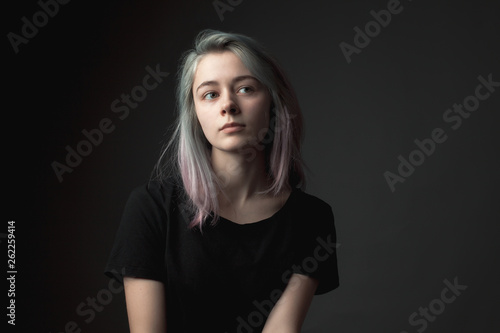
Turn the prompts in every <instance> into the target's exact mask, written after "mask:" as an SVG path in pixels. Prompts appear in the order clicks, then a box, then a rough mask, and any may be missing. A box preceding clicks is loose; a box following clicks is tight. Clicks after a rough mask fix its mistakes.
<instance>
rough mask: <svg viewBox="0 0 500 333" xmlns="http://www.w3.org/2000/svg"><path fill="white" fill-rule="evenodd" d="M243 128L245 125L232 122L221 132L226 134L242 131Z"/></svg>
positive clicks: (222, 128) (223, 127)
mask: <svg viewBox="0 0 500 333" xmlns="http://www.w3.org/2000/svg"><path fill="white" fill-rule="evenodd" d="M243 127H245V125H243V124H240V123H235V122H232V123H226V124H225V125H224V126H222V127H221V129H220V130H221V131H224V132H231V131H236V130H239V129H242V128H243Z"/></svg>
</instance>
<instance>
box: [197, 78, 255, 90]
mask: <svg viewBox="0 0 500 333" xmlns="http://www.w3.org/2000/svg"><path fill="white" fill-rule="evenodd" d="M246 79H253V80H255V81H257V82H259V80H257V79H256V78H255V77H253V76H252V75H240V76H237V77H235V78H234V79H233V80H232V83H236V82H240V81H243V80H246ZM218 84H219V82H217V81H204V82H202V83H201V84H200V85H199V86H198V88H196V92H198V90H199V89H200V88H202V87H205V86H212V85H218Z"/></svg>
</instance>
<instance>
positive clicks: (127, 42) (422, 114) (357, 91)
mask: <svg viewBox="0 0 500 333" xmlns="http://www.w3.org/2000/svg"><path fill="white" fill-rule="evenodd" d="M224 2H226V1H224ZM233 2H236V3H237V2H238V1H233ZM401 5H402V7H403V10H402V11H401V13H399V14H397V15H393V17H392V20H391V22H390V24H389V25H388V26H387V27H385V28H382V29H381V31H380V33H379V34H378V35H377V36H376V37H373V39H372V40H371V42H370V44H369V45H368V46H367V47H366V48H364V49H362V51H361V53H360V54H354V55H353V56H352V62H351V63H350V64H348V63H347V61H346V59H345V58H344V56H343V54H342V52H341V50H340V48H339V44H340V43H341V42H347V43H350V44H353V38H354V30H353V28H354V27H355V26H359V27H361V28H363V27H364V25H365V24H366V23H367V22H369V21H371V20H373V18H372V16H371V15H370V14H369V13H370V11H371V10H375V11H379V10H382V9H385V8H386V7H387V1H347V0H346V1H333V2H330V1H310V2H306V1H284V0H283V1H264V0H244V1H242V2H241V4H239V5H237V6H235V7H234V9H233V11H232V12H229V11H228V12H226V13H224V21H221V20H220V19H219V16H218V15H217V13H216V11H215V9H214V7H213V4H212V1H194V0H191V1H184V2H182V3H181V2H180V1H176V2H173V1H140V2H139V1H107V2H104V3H103V2H99V3H89V2H86V1H72V2H70V3H69V4H67V5H64V6H61V7H60V9H59V13H58V14H57V15H56V16H55V17H53V18H51V19H50V20H49V22H48V24H47V25H46V26H44V27H42V28H40V30H39V33H38V34H37V35H36V36H35V37H34V38H33V39H32V40H30V41H29V43H28V44H27V45H21V46H20V51H19V53H18V54H15V53H14V51H13V49H12V47H11V45H10V44H9V41H8V39H7V37H5V38H4V46H5V49H4V54H6V56H7V61H6V62H5V73H6V74H7V75H6V80H4V82H5V84H6V86H7V88H6V95H5V96H4V103H3V111H4V112H3V114H4V117H6V118H7V120H6V121H4V128H6V133H5V135H4V145H3V146H4V147H5V149H6V153H5V155H4V157H5V159H4V162H3V164H4V165H5V167H6V169H5V175H4V177H5V179H6V183H7V187H5V188H4V196H5V201H4V205H5V206H4V207H5V212H6V217H5V220H4V222H3V223H5V227H2V231H1V232H2V233H5V232H6V231H5V230H6V229H7V228H6V224H7V221H8V220H16V225H17V229H16V237H17V238H16V241H17V242H16V249H17V261H16V263H17V266H18V267H17V268H18V272H19V273H18V276H17V283H16V290H17V293H16V304H17V317H16V319H17V326H16V329H17V330H16V331H19V332H21V331H22V332H27V331H30V332H35V331H36V332H53V333H55V332H64V329H65V325H67V323H68V322H71V321H74V322H75V323H76V324H77V325H78V327H79V328H80V329H81V331H82V332H123V331H126V330H127V329H128V328H127V318H126V312H125V311H126V309H125V304H124V295H123V292H122V293H119V294H116V295H114V297H113V299H112V300H111V301H110V302H109V304H107V305H105V306H104V307H103V308H102V311H100V312H96V313H95V318H94V319H93V320H90V321H89V322H88V323H87V322H86V321H85V319H88V316H81V315H79V314H77V312H76V309H77V308H78V306H79V305H80V304H81V303H82V302H83V303H86V302H87V298H88V297H96V295H97V294H98V293H99V292H101V291H102V290H105V289H106V288H107V286H108V279H107V278H106V277H105V276H104V275H103V273H102V271H103V268H104V265H105V262H106V259H107V255H108V252H109V251H110V248H111V245H112V242H113V237H114V232H115V230H116V227H117V225H118V223H119V219H120V216H121V212H122V209H123V205H124V203H125V200H126V198H127V196H128V194H129V192H130V191H131V190H132V189H133V188H134V187H136V186H138V185H140V184H141V183H143V182H145V181H146V180H147V179H148V177H149V174H150V171H151V169H152V167H153V165H154V163H155V161H156V159H157V157H158V154H159V151H160V148H161V145H162V143H164V142H165V140H166V139H167V137H166V136H165V133H166V128H167V127H168V126H169V124H171V122H172V119H173V110H174V95H173V91H174V86H175V77H174V73H175V71H176V69H177V64H178V59H179V57H180V55H181V52H182V51H184V50H186V49H187V48H189V47H190V46H191V44H192V41H193V38H194V36H195V35H196V34H197V32H198V31H199V30H201V29H203V28H214V29H220V30H225V31H232V32H240V33H244V34H248V35H250V36H252V37H254V38H256V39H257V40H259V41H261V42H262V43H263V44H264V45H266V46H267V47H268V49H269V50H270V51H271V53H273V54H274V55H275V56H276V57H277V58H278V59H279V60H280V61H281V63H282V65H283V66H284V68H285V69H286V71H287V72H288V74H289V76H290V78H291V80H292V82H293V84H294V86H295V88H296V90H297V93H298V96H299V99H300V103H301V106H302V110H303V113H304V117H305V124H306V135H305V141H304V146H303V148H304V157H305V160H306V162H307V164H308V166H309V168H310V170H311V171H310V172H309V173H308V180H309V183H308V187H307V191H308V192H309V193H311V194H314V195H316V196H318V197H320V198H322V199H324V200H325V201H327V202H328V203H329V204H330V205H332V207H333V210H334V213H335V217H336V226H337V231H338V241H339V243H341V246H340V248H339V249H338V260H339V271H340V287H339V288H338V289H337V290H335V291H333V292H330V293H328V294H326V295H323V296H317V297H316V298H315V299H314V301H313V304H312V306H311V309H310V311H309V314H308V317H307V319H306V322H305V324H304V329H303V331H304V332H311V333H312V332H344V333H345V332H356V333H359V332H396V333H399V332H402V331H407V332H417V328H420V327H422V326H421V325H418V326H411V325H410V323H409V321H408V318H409V316H410V315H411V314H412V313H413V312H415V311H419V307H427V306H429V303H431V302H432V301H433V300H434V299H436V298H440V295H441V291H442V290H443V289H444V288H445V284H444V283H443V281H444V280H445V279H448V280H449V281H453V279H454V278H457V279H458V283H459V284H462V285H467V289H466V290H465V291H463V292H462V294H461V295H460V296H459V297H457V298H456V300H455V301H454V302H453V303H451V304H448V305H446V307H445V309H444V311H443V312H442V313H441V314H439V315H438V316H437V317H436V319H435V320H434V321H433V322H429V323H428V327H427V328H426V329H425V332H429V333H430V332H440V333H442V332H454V333H457V332H497V331H498V329H499V328H500V324H499V322H498V311H499V310H500V307H499V305H498V304H499V298H500V292H499V288H498V285H497V284H498V281H499V278H500V274H499V272H500V270H499V268H498V253H499V248H500V246H499V241H498V240H499V239H500V228H499V225H498V223H499V220H500V219H499V215H500V214H499V213H500V210H499V208H498V206H499V205H498V203H499V198H500V196H499V194H498V190H499V188H498V185H499V175H498V172H499V170H500V168H499V161H500V159H499V149H498V147H499V139H500V134H499V130H498V126H499V120H500V116H499V106H500V88H497V90H496V91H495V92H493V93H491V95H490V97H489V98H488V99H487V100H485V101H482V102H481V103H480V106H479V108H478V110H477V111H475V112H474V113H472V114H471V116H470V118H468V119H465V120H464V121H463V123H462V126H461V127H460V128H459V129H457V130H453V129H452V128H451V127H450V124H447V123H445V122H444V121H443V119H442V116H443V113H444V112H445V111H446V110H447V109H448V108H450V107H452V105H453V104H454V103H462V102H463V100H464V98H466V97H467V96H469V95H472V94H473V93H474V90H475V88H476V86H477V85H478V84H479V81H478V80H477V77H478V76H479V75H482V76H483V77H487V76H488V75H489V74H492V77H493V80H494V81H497V82H498V81H500V64H499V61H498V59H499V56H498V51H499V48H500V39H499V30H500V29H499V20H498V18H499V17H500V13H499V10H498V5H497V4H496V2H495V1H486V0H481V1H474V2H472V1H469V2H467V1H430V0H414V1H411V2H410V1H408V0H403V1H402V2H401ZM39 10H40V7H39V5H38V4H37V3H36V1H24V2H20V1H19V2H9V3H8V5H6V7H5V8H4V16H5V17H4V20H3V21H4V22H6V26H5V28H4V36H7V33H8V32H14V33H17V34H19V33H20V30H21V26H22V24H23V23H22V21H21V18H22V17H23V16H27V17H28V18H29V19H30V20H31V17H32V15H33V14H34V13H35V12H37V11H39ZM156 64H160V68H161V70H162V71H167V72H170V73H171V74H170V76H169V77H167V78H166V79H165V80H164V82H163V83H161V84H160V85H159V87H158V88H156V89H155V90H153V91H151V92H149V94H148V96H147V98H146V99H145V100H144V101H143V102H142V103H140V105H139V106H138V107H137V108H136V109H134V110H132V112H131V113H130V115H129V117H128V118H126V119H124V120H120V119H119V118H118V115H117V114H115V113H113V112H112V111H111V107H110V105H111V102H112V101H113V100H115V99H116V98H119V97H120V94H122V93H130V91H131V89H132V88H133V87H134V86H136V85H138V84H141V82H142V78H143V77H144V76H145V75H146V71H145V67H146V66H148V65H149V66H151V67H155V66H156ZM103 118H110V119H111V120H112V121H113V124H114V125H115V126H116V128H115V130H114V131H113V132H112V133H110V134H105V136H104V138H103V141H102V143H101V144H100V145H99V146H97V147H94V149H93V152H92V153H91V154H90V155H89V156H88V157H85V158H84V159H83V161H82V163H81V165H79V166H78V167H76V168H75V169H74V171H73V172H72V173H71V174H65V175H64V180H63V182H62V183H60V182H58V180H57V177H56V176H55V174H54V172H53V170H52V168H51V163H52V162H53V161H59V162H62V163H64V158H65V155H66V151H65V146H66V145H69V146H71V147H73V148H74V147H75V146H76V144H77V143H78V142H79V141H80V140H82V139H84V137H83V135H82V134H81V131H82V130H83V129H87V130H90V129H93V128H96V127H97V126H98V124H99V121H100V120H101V119H103ZM438 127H439V128H442V129H443V130H444V131H445V133H446V134H447V136H448V139H447V140H446V141H445V142H444V143H442V144H438V145H437V146H436V149H435V152H434V153H433V154H432V155H431V156H429V157H427V158H426V159H425V161H424V163H423V164H422V165H420V166H419V167H417V168H416V170H415V171H414V173H413V174H412V175H411V176H410V177H408V179H407V180H406V181H405V182H404V183H399V184H397V185H396V190H395V191H394V192H392V191H391V190H390V188H389V186H388V185H387V183H386V181H385V179H384V176H383V174H384V172H385V171H391V172H397V166H398V163H399V162H398V156H399V155H403V156H405V157H408V155H409V154H410V152H411V151H413V150H414V149H415V148H416V146H415V144H414V143H413V142H414V140H415V139H420V140H421V139H424V138H428V137H429V136H430V133H431V131H432V130H433V129H434V128H438ZM2 248H3V249H4V250H5V251H6V248H5V240H4V239H3V242H2ZM2 267H5V266H2ZM2 293H4V292H2ZM6 304H7V303H6V302H5V303H4V304H3V305H2V307H4V306H6ZM86 309H88V307H86ZM3 317H4V319H3V320H5V321H6V317H5V316H3ZM194 317H195V315H194Z"/></svg>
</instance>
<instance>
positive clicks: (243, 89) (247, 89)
mask: <svg viewBox="0 0 500 333" xmlns="http://www.w3.org/2000/svg"><path fill="white" fill-rule="evenodd" d="M252 91H253V89H252V87H241V88H240V90H238V92H242V93H244V94H248V93H250V92H252Z"/></svg>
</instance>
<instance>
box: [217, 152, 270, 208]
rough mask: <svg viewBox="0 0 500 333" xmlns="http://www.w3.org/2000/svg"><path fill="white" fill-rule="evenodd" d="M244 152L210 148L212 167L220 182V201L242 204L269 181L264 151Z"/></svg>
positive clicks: (265, 187)
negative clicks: (249, 153)
mask: <svg viewBox="0 0 500 333" xmlns="http://www.w3.org/2000/svg"><path fill="white" fill-rule="evenodd" d="M255 152H256V155H252V156H251V157H252V158H249V156H247V155H245V154H240V153H231V152H224V151H221V150H218V149H212V167H213V169H214V171H215V174H216V175H217V176H218V177H219V179H220V180H221V183H222V190H223V192H224V194H223V195H222V196H221V198H220V199H219V200H222V202H221V203H224V202H226V201H227V202H231V203H232V204H236V205H238V204H242V203H244V202H246V201H247V200H249V199H252V198H253V197H255V196H256V195H258V194H257V192H260V191H264V190H266V189H267V188H268V187H269V186H270V183H271V180H270V179H268V177H267V173H266V161H265V153H264V151H255Z"/></svg>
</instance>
